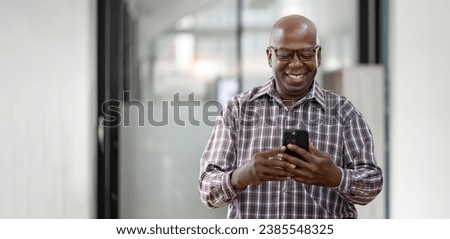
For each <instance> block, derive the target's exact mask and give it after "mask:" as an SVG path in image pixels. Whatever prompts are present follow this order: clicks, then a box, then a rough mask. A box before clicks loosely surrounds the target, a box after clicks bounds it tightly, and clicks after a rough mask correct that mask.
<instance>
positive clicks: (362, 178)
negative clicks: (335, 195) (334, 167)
mask: <svg viewBox="0 0 450 239" xmlns="http://www.w3.org/2000/svg"><path fill="white" fill-rule="evenodd" d="M343 157H344V165H343V168H342V169H341V170H342V179H341V184H340V185H339V187H338V191H339V193H340V194H341V195H342V196H343V197H344V198H346V199H347V200H349V201H351V202H353V203H355V204H360V205H365V204H367V203H369V202H371V201H372V200H373V199H374V198H375V197H376V196H377V195H378V194H379V193H380V192H381V189H382V185H383V176H382V171H381V168H380V167H378V165H377V162H376V159H375V153H374V143H373V137H372V133H371V132H370V129H369V126H368V125H367V123H366V121H365V120H364V118H363V117H362V115H361V114H359V113H357V114H356V116H354V117H352V119H351V120H350V121H349V124H348V125H347V127H346V130H345V132H344V155H343Z"/></svg>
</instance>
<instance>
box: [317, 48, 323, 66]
mask: <svg viewBox="0 0 450 239" xmlns="http://www.w3.org/2000/svg"><path fill="white" fill-rule="evenodd" d="M321 64H322V47H321V46H320V47H319V48H317V53H316V66H317V67H319V66H320V65H321Z"/></svg>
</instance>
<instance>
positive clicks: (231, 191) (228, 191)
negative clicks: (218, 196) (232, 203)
mask: <svg viewBox="0 0 450 239" xmlns="http://www.w3.org/2000/svg"><path fill="white" fill-rule="evenodd" d="M232 173H233V171H230V172H226V173H225V174H224V175H223V177H222V189H223V191H224V193H225V197H226V199H227V201H228V200H231V199H233V198H235V197H236V195H237V194H238V193H239V192H238V191H236V189H235V188H234V187H233V185H232V184H231V174H232Z"/></svg>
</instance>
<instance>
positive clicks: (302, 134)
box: [283, 129, 309, 158]
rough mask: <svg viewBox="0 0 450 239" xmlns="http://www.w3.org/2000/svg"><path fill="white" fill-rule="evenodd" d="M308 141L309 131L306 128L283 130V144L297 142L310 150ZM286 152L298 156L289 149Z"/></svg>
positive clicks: (296, 143)
mask: <svg viewBox="0 0 450 239" xmlns="http://www.w3.org/2000/svg"><path fill="white" fill-rule="evenodd" d="M308 143H309V134H308V131H306V130H301V129H286V130H284V132H283V146H287V145H288V144H295V145H297V146H299V147H300V148H303V149H304V150H306V151H309V148H308ZM286 153H287V154H289V155H291V156H294V157H297V158H298V155H297V154H296V153H295V152H293V151H291V150H289V149H286Z"/></svg>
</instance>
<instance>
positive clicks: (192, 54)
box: [0, 0, 450, 218]
mask: <svg viewBox="0 0 450 239" xmlns="http://www.w3.org/2000/svg"><path fill="white" fill-rule="evenodd" d="M0 6H1V7H0V36H1V37H0V47H1V54H0V66H1V67H2V68H1V69H2V70H1V71H0V86H1V89H2V90H3V92H2V93H1V94H0V104H1V109H2V110H1V117H0V123H1V124H0V132H2V137H1V142H0V152H1V153H0V189H1V190H2V191H1V196H0V218H226V208H221V209H214V210H212V209H207V208H206V207H205V206H204V205H203V204H202V203H201V202H200V200H199V197H198V191H197V180H198V176H199V160H200V156H201V154H202V152H203V149H204V147H205V145H206V142H207V140H208V137H209V135H210V133H211V130H212V125H211V122H213V119H214V115H216V114H217V112H218V110H219V109H220V107H221V104H222V103H223V102H224V101H225V100H226V99H228V98H229V97H231V96H232V95H234V94H237V93H239V92H242V91H245V90H249V89H251V88H252V87H254V86H257V85H260V84H263V83H264V82H266V81H267V80H268V79H269V77H270V76H271V70H270V68H269V67H268V65H267V59H266V53H265V50H266V47H267V46H268V40H269V32H270V28H271V27H272V25H273V23H274V22H275V21H276V20H277V19H278V18H280V17H282V16H285V15H288V14H301V15H304V16H306V17H308V18H310V19H311V20H312V21H313V22H315V23H316V26H317V28H318V31H319V35H320V43H321V45H322V66H321V67H320V68H319V71H320V72H319V74H318V76H317V80H318V82H319V83H320V84H321V85H322V86H323V87H325V88H327V89H330V90H333V91H335V92H337V93H339V94H342V95H345V96H346V97H348V98H349V99H350V100H351V101H352V102H353V103H354V104H355V105H356V106H357V107H358V108H359V109H360V110H361V111H362V112H363V114H364V115H365V117H366V119H367V121H368V122H369V125H370V127H371V129H372V131H373V134H374V139H375V147H376V156H377V160H378V162H379V164H380V166H381V167H382V169H383V172H384V179H385V181H384V188H383V191H382V193H381V194H380V195H379V196H378V197H377V198H376V199H375V200H374V201H373V202H372V203H370V204H369V205H367V206H364V207H358V209H359V214H360V218H450V205H449V204H448V203H447V202H448V201H449V200H450V192H449V190H448V187H449V185H450V176H449V175H448V173H447V171H448V169H449V168H450V163H449V158H450V157H449V156H450V154H449V153H448V152H447V150H446V147H447V142H448V139H447V137H448V135H450V127H449V126H448V122H450V112H449V109H450V100H449V99H448V98H447V95H446V91H447V89H448V88H449V87H450V81H449V80H448V79H450V72H448V71H447V70H446V68H447V67H448V66H449V65H450V60H449V58H448V55H450V46H447V45H448V44H447V42H449V41H450V29H449V28H448V27H447V25H448V24H447V22H449V21H450V15H448V13H447V9H449V8H450V2H448V1H445V0H430V1H426V2H424V1H420V0H396V1H388V0H334V1H329V0H328V1H327V0H184V1H175V0H164V1H162V0H161V1H160V0H110V1H108V0H97V1H95V0H40V1H32V0H0ZM207 112H208V113H207Z"/></svg>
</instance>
